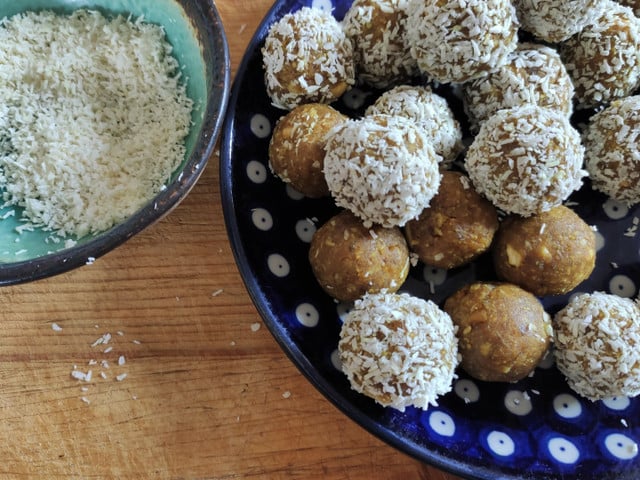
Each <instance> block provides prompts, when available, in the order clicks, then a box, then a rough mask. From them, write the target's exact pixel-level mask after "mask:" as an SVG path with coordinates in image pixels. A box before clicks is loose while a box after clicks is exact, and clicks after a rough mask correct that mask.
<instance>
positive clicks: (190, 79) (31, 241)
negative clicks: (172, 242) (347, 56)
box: [0, 0, 230, 285]
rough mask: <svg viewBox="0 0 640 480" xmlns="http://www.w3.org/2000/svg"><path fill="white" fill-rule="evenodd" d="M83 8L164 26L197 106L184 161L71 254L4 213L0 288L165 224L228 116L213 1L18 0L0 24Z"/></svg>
mask: <svg viewBox="0 0 640 480" xmlns="http://www.w3.org/2000/svg"><path fill="white" fill-rule="evenodd" d="M80 8H85V9H92V10H98V11H100V12H102V13H103V14H104V15H106V16H116V15H124V16H129V15H131V17H132V18H138V17H140V16H142V17H143V19H144V21H146V22H149V23H155V24H158V25H161V26H163V28H164V30H165V33H166V36H167V40H168V41H169V43H170V44H171V45H172V47H173V55H174V56H175V58H176V59H177V60H178V62H179V64H180V66H181V69H182V72H181V73H182V78H183V79H185V81H186V84H187V85H186V87H187V95H188V96H189V97H190V98H191V99H192V100H193V101H194V110H193V114H192V123H193V124H192V127H191V131H190V133H189V135H188V137H187V138H186V140H185V143H186V154H185V158H184V160H183V162H182V164H181V165H180V166H179V167H178V168H177V169H176V170H175V171H174V172H173V175H172V177H171V178H170V179H169V180H168V181H167V184H166V185H167V188H166V189H165V190H163V191H162V192H161V193H160V194H158V195H157V196H156V197H155V198H154V199H152V201H151V202H149V204H148V205H146V206H145V207H143V208H142V209H141V210H140V211H138V212H137V213H136V214H135V215H134V216H133V217H131V218H130V219H128V220H126V221H125V222H123V223H121V224H119V225H116V226H114V227H113V228H111V229H110V230H107V231H105V232H101V233H98V234H96V235H88V236H85V237H82V238H72V240H74V241H75V242H76V243H75V245H74V246H72V247H70V248H65V245H64V243H65V242H64V241H61V242H59V243H56V242H55V241H52V240H53V239H54V238H55V237H54V236H52V232H49V231H44V230H42V229H36V230H34V231H23V232H22V233H17V231H16V227H17V226H18V225H20V224H21V222H20V221H19V217H20V213H21V212H20V209H18V208H15V207H10V208H5V209H0V219H2V220H0V285H7V284H13V283H21V282H25V281H30V280H36V279H38V278H43V277H47V276H51V275H54V274H58V273H62V272H64V271H66V270H70V269H72V268H75V267H78V266H80V265H83V264H86V263H91V262H92V261H93V260H94V259H95V258H97V257H99V256H101V255H103V254H105V253H107V252H108V251H110V250H112V249H113V248H115V247H116V246H118V245H119V244H121V243H123V242H124V241H126V240H127V239H128V238H130V237H131V236H133V235H134V234H135V233H137V232H139V231H140V230H142V229H144V228H145V227H147V226H148V225H150V224H152V223H154V222H155V221H157V220H159V219H160V218H162V217H163V216H164V215H166V214H167V213H168V212H169V211H170V210H171V209H173V208H174V207H175V206H177V204H178V203H179V202H180V201H181V200H182V199H183V198H184V197H185V196H186V195H187V194H188V192H189V191H190V189H191V188H192V187H193V185H194V184H195V182H196V181H197V179H198V177H199V176H200V174H201V173H202V170H203V168H204V166H205V164H206V162H207V160H208V158H209V156H210V155H211V153H212V151H213V147H214V145H215V141H216V138H217V136H218V133H219V130H220V127H221V123H222V118H223V117H224V110H225V108H226V105H227V100H228V91H229V83H230V80H229V53H228V45H227V41H226V37H225V34H224V29H223V26H222V22H221V20H220V17H219V15H218V12H217V10H216V8H215V4H214V2H213V0H180V1H177V0H20V1H17V2H0V18H4V17H10V16H13V15H15V14H17V13H20V12H24V11H40V10H51V11H54V12H56V13H60V14H68V13H71V12H72V11H73V10H77V9H80ZM0 101H1V99H0ZM10 210H15V211H16V214H15V216H10V214H9V212H10Z"/></svg>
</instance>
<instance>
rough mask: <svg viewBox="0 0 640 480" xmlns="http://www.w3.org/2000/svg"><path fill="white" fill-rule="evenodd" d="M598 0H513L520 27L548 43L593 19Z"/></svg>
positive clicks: (565, 36)
mask: <svg viewBox="0 0 640 480" xmlns="http://www.w3.org/2000/svg"><path fill="white" fill-rule="evenodd" d="M601 1H602V0H572V1H567V0H513V4H514V5H515V7H516V11H517V12H518V19H519V20H520V23H521V24H522V25H521V26H522V29H523V30H526V31H527V32H529V33H532V34H533V35H535V36H536V37H538V38H539V39H541V40H545V41H547V42H551V43H557V42H561V41H563V40H566V39H567V38H569V37H570V36H571V35H574V34H576V33H578V32H579V31H580V30H582V29H583V28H584V27H586V26H587V25H589V24H590V23H591V22H593V21H594V19H595V18H596V16H597V15H598V13H599V12H600V6H599V4H600V3H601Z"/></svg>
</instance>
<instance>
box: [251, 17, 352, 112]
mask: <svg viewBox="0 0 640 480" xmlns="http://www.w3.org/2000/svg"><path fill="white" fill-rule="evenodd" d="M262 60H263V67H264V74H265V85H266V89H267V94H268V95H269V97H270V99H271V101H272V103H273V104H274V105H275V106H276V107H279V108H282V109H285V110H291V109H293V108H294V107H296V106H298V105H301V104H303V103H313V102H318V103H332V102H333V101H335V100H337V99H338V98H340V97H341V96H342V94H343V93H344V92H346V91H347V89H348V88H349V87H350V86H352V85H353V84H354V83H355V67H354V63H353V46H352V44H351V41H350V40H349V39H348V38H347V36H346V35H345V33H344V31H343V29H342V26H341V25H340V23H338V21H337V20H336V19H335V18H334V17H333V16H332V15H331V14H330V13H327V12H325V11H324V10H321V9H318V8H311V7H303V8H301V9H300V10H298V11H296V12H294V13H288V14H286V15H284V16H283V17H282V18H281V19H280V20H278V21H277V22H275V23H274V24H273V25H271V27H270V28H269V31H268V33H267V37H266V38H265V43H264V46H263V47H262Z"/></svg>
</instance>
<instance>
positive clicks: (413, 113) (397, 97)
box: [365, 85, 464, 166]
mask: <svg viewBox="0 0 640 480" xmlns="http://www.w3.org/2000/svg"><path fill="white" fill-rule="evenodd" d="M365 113H366V114H367V115H375V114H384V115H397V116H400V117H405V118H408V119H409V120H412V121H413V122H415V124H416V125H417V126H418V127H419V128H421V129H422V131H423V132H424V133H425V134H427V135H428V136H429V137H430V138H431V140H432V143H433V148H434V149H435V151H436V153H437V154H438V155H440V156H441V157H442V163H443V165H444V166H448V165H449V164H450V163H451V162H453V161H454V160H455V159H456V157H457V156H458V154H459V153H460V152H461V151H462V150H463V149H464V145H463V143H462V129H461V127H460V122H458V120H457V119H456V117H455V115H454V113H453V111H452V110H451V108H450V107H449V104H448V103H447V100H446V99H445V98H444V97H441V96H440V95H438V94H436V93H434V92H433V91H432V90H431V88H430V87H428V86H425V87H421V86H412V85H399V86H396V87H394V88H392V89H390V90H387V91H386V92H384V93H383V94H382V95H380V96H379V97H378V98H377V99H376V101H375V102H374V103H373V105H371V106H369V107H368V108H367V110H366V112H365Z"/></svg>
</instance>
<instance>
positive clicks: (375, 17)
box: [342, 0, 418, 88]
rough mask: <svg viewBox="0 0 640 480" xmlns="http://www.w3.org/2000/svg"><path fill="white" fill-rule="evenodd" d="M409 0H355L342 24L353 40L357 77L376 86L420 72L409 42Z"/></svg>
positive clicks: (379, 86) (397, 80) (389, 83)
mask: <svg viewBox="0 0 640 480" xmlns="http://www.w3.org/2000/svg"><path fill="white" fill-rule="evenodd" d="M407 3H408V0H355V1H354V2H353V3H352V4H351V7H350V8H349V10H348V11H347V13H346V15H345V17H344V20H343V21H342V25H343V28H344V31H345V33H346V34H347V37H349V39H350V40H351V42H352V43H353V47H354V48H353V55H354V61H355V66H356V77H357V78H358V80H360V81H362V82H363V83H365V84H367V85H371V86H373V87H375V88H387V87H389V86H391V85H395V84H398V83H402V82H404V81H406V80H408V79H409V78H410V77H411V76H413V75H414V74H415V73H417V71H418V68H417V65H416V61H415V60H414V59H413V57H412V56H411V53H410V52H409V48H408V47H407V46H406V44H405V41H404V37H405V29H406V23H407V11H406V8H407Z"/></svg>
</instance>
